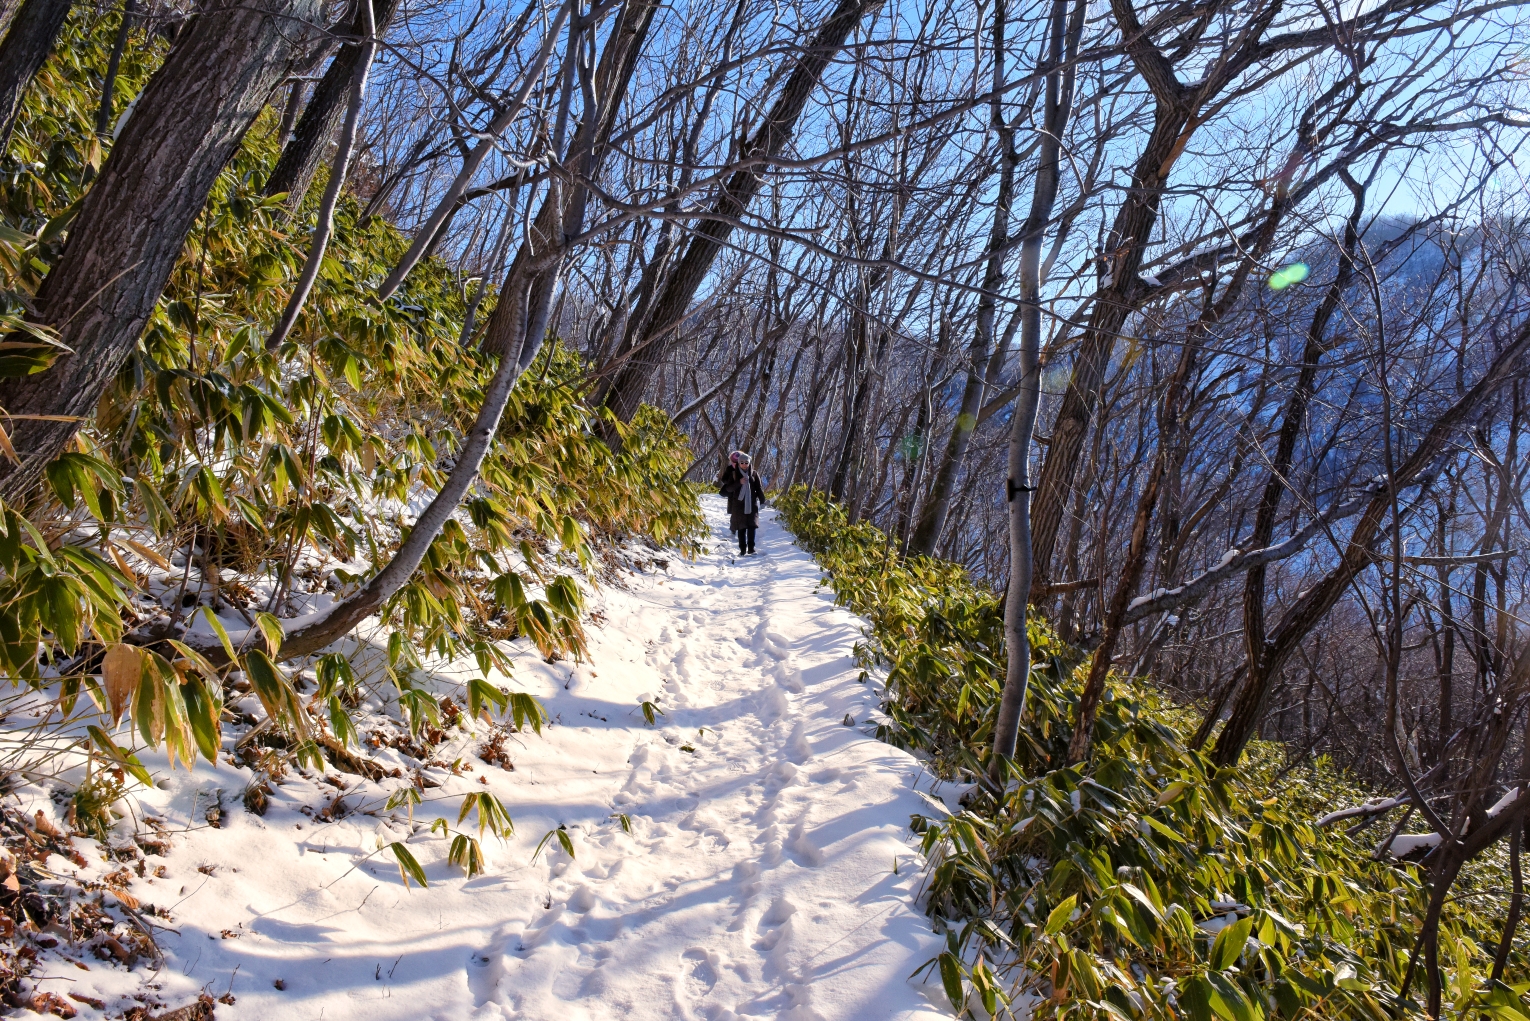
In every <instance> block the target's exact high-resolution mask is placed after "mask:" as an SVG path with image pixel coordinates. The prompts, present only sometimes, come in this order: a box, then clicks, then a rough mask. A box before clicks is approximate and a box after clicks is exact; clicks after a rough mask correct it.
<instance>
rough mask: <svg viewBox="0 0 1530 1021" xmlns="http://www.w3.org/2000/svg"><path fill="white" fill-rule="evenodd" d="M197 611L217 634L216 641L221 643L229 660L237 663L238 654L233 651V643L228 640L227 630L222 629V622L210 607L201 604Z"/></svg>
mask: <svg viewBox="0 0 1530 1021" xmlns="http://www.w3.org/2000/svg"><path fill="white" fill-rule="evenodd" d="M198 612H199V613H201V614H202V616H203V617H205V618H206V619H207V623H208V624H209V625H210V626H211V627H212V629H213V634H215V635H217V636H218V641H219V642H220V643H222V645H223V651H224V652H225V653H227V654H228V658H229V662H231V663H237V662H238V661H239V654H238V653H236V652H235V651H234V643H233V642H231V641H230V640H229V637H228V632H227V631H225V630H224V629H223V622H222V621H221V620H219V619H218V615H217V614H215V613H213V612H212V607H210V606H202V607H200V608H199V609H198Z"/></svg>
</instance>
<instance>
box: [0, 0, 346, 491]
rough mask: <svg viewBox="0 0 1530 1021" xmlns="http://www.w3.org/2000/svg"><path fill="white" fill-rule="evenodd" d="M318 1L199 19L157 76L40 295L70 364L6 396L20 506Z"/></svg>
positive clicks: (116, 358) (156, 287) (5, 476)
mask: <svg viewBox="0 0 1530 1021" xmlns="http://www.w3.org/2000/svg"><path fill="white" fill-rule="evenodd" d="M319 8H320V4H319V2H318V0H256V2H254V3H250V4H246V5H242V6H233V5H229V6H223V7H216V8H213V9H211V10H208V11H205V12H204V13H202V14H200V15H198V16H197V17H196V18H194V19H193V20H192V22H191V24H190V25H188V27H187V29H186V31H185V32H183V33H182V34H181V37H180V39H179V40H178V41H177V42H176V44H175V45H174V47H172V49H171V51H170V55H169V56H168V57H167V58H166V60H165V63H164V66H162V67H161V68H160V70H159V71H158V73H156V74H155V76H154V78H153V80H151V81H150V83H149V85H148V87H147V88H146V89H145V90H144V93H143V97H142V98H141V99H140V100H139V102H138V106H137V108H136V109H135V111H134V115H133V116H132V117H131V118H130V119H129V120H128V123H127V125H126V126H125V128H124V129H123V132H122V137H121V138H119V139H118V140H117V143H116V145H114V146H113V147H112V152H111V155H110V156H109V157H108V159H107V161H106V164H105V165H104V166H103V167H102V168H101V175H100V177H98V178H97V179H96V182H95V184H94V185H92V186H91V189H90V191H89V192H87V193H86V195H85V201H84V203H83V205H82V206H81V209H80V213H79V216H78V217H77V218H76V219H75V221H74V224H73V225H72V226H71V228H70V231H69V240H68V243H67V244H66V246H65V248H64V253H63V256H62V257H61V258H60V259H59V261H58V263H57V264H56V265H54V267H53V269H52V271H51V272H49V274H48V277H47V279H46V280H44V281H43V284H42V287H41V289H40V290H39V291H38V294H37V308H38V309H39V313H40V314H39V322H40V323H41V324H42V325H44V326H48V327H51V328H52V329H54V330H55V331H57V334H58V336H59V339H60V340H62V341H63V342H64V343H65V344H67V345H68V346H69V348H70V349H71V351H72V352H73V353H71V354H66V355H63V356H62V357H60V358H59V359H58V360H57V361H56V362H55V363H54V364H53V365H52V367H50V368H49V369H47V370H46V371H45V372H43V373H42V374H40V375H37V376H33V377H31V378H28V379H15V380H6V381H5V382H4V384H3V385H0V407H4V408H5V410H6V411H7V412H9V413H10V414H11V415H24V414H26V415H55V416H70V417H71V420H70V421H66V422H57V421H38V420H35V419H34V420H23V419H16V420H14V422H13V426H14V432H13V433H12V440H13V442H14V444H15V447H16V450H17V453H18V454H19V455H20V457H21V464H20V465H13V464H11V463H10V462H9V461H6V462H0V499H4V500H6V501H7V502H11V501H14V500H16V499H17V498H18V497H19V496H21V495H22V494H23V493H24V492H25V491H26V490H27V489H29V488H30V486H31V485H32V483H33V482H35V481H36V480H37V479H38V478H39V476H40V475H41V472H42V469H43V466H44V465H46V464H47V463H48V462H49V461H51V460H52V459H53V458H54V457H56V456H57V455H58V454H59V453H60V452H61V451H62V450H63V449H64V446H65V445H66V444H67V443H68V442H69V440H70V439H71V438H72V437H73V436H74V434H75V432H76V430H77V429H78V428H79V420H81V419H83V418H85V417H87V416H89V415H90V414H91V413H92V412H93V411H94V410H95V407H96V402H97V401H98V400H99V399H100V397H101V394H102V393H103V392H104V391H105V390H106V387H107V385H108V384H109V383H110V382H111V380H112V379H113V378H114V377H115V376H116V374H117V371H118V370H119V369H120V368H121V367H122V364H123V361H124V360H125V359H126V358H127V356H128V354H129V352H131V351H132V350H133V347H134V345H135V344H137V342H138V337H139V335H140V334H141V333H142V331H143V326H144V323H145V321H146V320H147V319H148V316H149V313H150V312H151V311H152V310H153V308H154V305H155V303H156V302H157V301H158V300H159V297H160V294H161V293H162V292H163V291H164V288H165V282H166V281H167V280H168V279H169V276H170V272H171V270H172V269H173V268H174V266H175V261H176V259H177V258H178V257H179V255H180V253H181V249H182V247H183V246H184V244H185V241H186V235H187V234H188V233H189V231H190V230H191V226H192V224H193V223H194V222H195V221H196V218H197V215H198V214H199V213H200V212H201V211H202V207H203V205H204V204H205V203H206V201H207V194H208V192H209V190H211V188H212V185H213V182H214V181H216V180H217V177H218V174H219V173H220V172H221V171H222V169H223V167H224V165H225V164H227V162H228V160H229V158H230V157H231V156H232V155H233V153H234V150H235V149H236V148H237V147H238V145H239V142H240V140H241V139H242V138H243V137H244V133H245V131H246V130H248V128H249V126H250V124H251V123H252V122H253V121H254V119H255V117H256V115H257V114H259V113H260V111H261V109H262V108H263V107H264V106H265V104H266V101H267V100H268V99H269V98H270V95H271V90H272V89H273V88H274V87H275V86H276V84H277V83H278V82H279V81H281V79H282V77H283V76H284V75H285V74H286V73H287V66H288V64H289V63H290V61H291V60H292V56H293V53H294V50H296V49H298V48H299V47H300V45H301V43H302V41H303V38H304V36H305V35H306V33H305V32H301V31H297V29H299V28H300V27H301V26H303V25H305V24H312V23H313V22H314V21H315V20H316V19H317V17H318V14H319Z"/></svg>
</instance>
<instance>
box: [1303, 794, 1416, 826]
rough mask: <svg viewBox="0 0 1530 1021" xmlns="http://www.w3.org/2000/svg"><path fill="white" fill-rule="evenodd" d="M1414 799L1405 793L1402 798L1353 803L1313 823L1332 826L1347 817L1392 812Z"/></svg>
mask: <svg viewBox="0 0 1530 1021" xmlns="http://www.w3.org/2000/svg"><path fill="white" fill-rule="evenodd" d="M1412 801H1413V799H1412V798H1411V797H1409V796H1408V795H1403V796H1402V797H1400V798H1384V799H1382V800H1380V801H1367V802H1366V803H1365V804H1363V805H1353V806H1351V807H1349V808H1341V809H1339V810H1338V811H1337V812H1329V813H1328V814H1327V815H1325V816H1323V817H1322V818H1321V819H1319V820H1318V821H1317V822H1315V823H1313V824H1312V825H1314V826H1316V827H1317V828H1318V829H1322V828H1323V827H1324V826H1332V825H1333V824H1334V823H1336V822H1343V821H1344V820H1345V819H1353V818H1355V817H1356V816H1370V815H1380V814H1381V813H1382V812H1390V811H1391V810H1392V809H1394V808H1401V807H1402V806H1403V805H1407V804H1410V803H1412Z"/></svg>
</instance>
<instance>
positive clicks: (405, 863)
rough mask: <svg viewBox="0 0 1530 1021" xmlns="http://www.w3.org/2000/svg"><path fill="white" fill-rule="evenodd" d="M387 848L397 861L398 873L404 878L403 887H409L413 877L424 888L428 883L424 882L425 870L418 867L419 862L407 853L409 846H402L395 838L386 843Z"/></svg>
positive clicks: (402, 843)
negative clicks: (391, 841)
mask: <svg viewBox="0 0 1530 1021" xmlns="http://www.w3.org/2000/svg"><path fill="white" fill-rule="evenodd" d="M388 850H390V851H392V852H393V858H394V860H395V861H397V862H398V874H399V876H400V877H402V878H403V880H404V889H406V890H407V889H409V880H411V879H413V880H414V881H415V882H416V883H419V884H420V888H421V889H424V888H425V887H427V886H429V885H430V884H428V883H426V882H425V870H424V869H422V868H420V863H419V862H418V861H416V860H415V857H414V855H412V854H410V853H409V848H407V847H405V846H404V842H403V841H401V840H395V841H394V842H393V843H391V844H389V845H388Z"/></svg>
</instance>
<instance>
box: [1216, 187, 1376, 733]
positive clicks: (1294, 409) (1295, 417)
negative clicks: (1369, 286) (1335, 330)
mask: <svg viewBox="0 0 1530 1021" xmlns="http://www.w3.org/2000/svg"><path fill="white" fill-rule="evenodd" d="M1354 197H1355V203H1354V208H1353V209H1352V210H1351V212H1350V217H1349V222H1348V223H1347V224H1346V226H1345V229H1344V241H1343V247H1342V249H1341V250H1340V253H1339V269H1338V272H1337V273H1336V274H1335V276H1334V280H1333V283H1332V284H1330V285H1329V287H1328V291H1327V293H1326V294H1324V295H1323V301H1322V303H1321V304H1319V305H1318V308H1317V311H1316V312H1315V313H1314V314H1313V317H1312V322H1311V323H1310V324H1309V326H1308V328H1307V343H1306V347H1305V349H1304V350H1303V352H1302V367H1301V371H1300V372H1299V373H1298V374H1297V379H1296V386H1295V387H1294V388H1293V389H1292V391H1291V393H1290V395H1289V396H1288V397H1287V398H1286V403H1285V407H1283V408H1281V423H1280V434H1279V436H1278V438H1277V439H1276V441H1275V456H1274V458H1273V459H1272V460H1271V462H1270V473H1269V478H1268V479H1267V480H1266V482H1265V486H1264V492H1263V493H1262V494H1260V499H1259V507H1258V510H1257V511H1256V512H1255V516H1254V532H1253V536H1252V537H1251V539H1250V542H1249V545H1248V548H1249V549H1262V548H1263V547H1265V546H1268V545H1269V544H1270V540H1271V539H1272V538H1274V535H1275V520H1276V516H1277V514H1278V512H1279V510H1280V501H1281V497H1282V496H1283V495H1284V493H1285V488H1286V478H1287V476H1288V475H1289V474H1290V471H1291V461H1292V458H1293V456H1294V455H1295V452H1296V441H1297V439H1298V438H1300V436H1301V431H1302V427H1303V426H1304V425H1305V424H1306V420H1307V404H1308V402H1309V401H1310V400H1311V399H1312V392H1313V387H1314V386H1315V385H1316V381H1317V369H1318V362H1319V360H1320V359H1321V358H1322V356H1323V340H1324V335H1325V334H1326V332H1327V330H1328V323H1329V321H1330V320H1331V319H1332V318H1333V315H1334V313H1335V312H1336V311H1338V308H1339V301H1340V300H1341V299H1342V298H1343V296H1344V291H1345V290H1346V289H1347V288H1348V287H1349V283H1350V280H1351V278H1352V277H1353V276H1354V271H1355V264H1354V254H1355V246H1356V245H1357V244H1358V243H1359V238H1360V233H1359V231H1360V217H1361V214H1362V213H1363V212H1364V209H1365V191H1364V189H1363V188H1357V190H1356V191H1355V192H1354ZM1264 579H1265V569H1264V567H1263V566H1262V565H1261V566H1258V567H1255V568H1253V569H1252V570H1250V571H1249V572H1248V577H1247V578H1245V579H1244V582H1243V640H1244V650H1245V654H1246V656H1247V659H1248V670H1247V672H1246V674H1245V676H1247V677H1249V678H1251V679H1252V680H1251V682H1250V683H1253V684H1259V685H1263V684H1266V683H1267V682H1268V678H1267V677H1266V675H1265V671H1264V660H1265V634H1264ZM1224 704H1225V697H1224V698H1223V699H1218V700H1217V701H1216V702H1214V703H1213V705H1212V707H1211V712H1212V713H1215V714H1217V715H1220V714H1221V710H1222V707H1223V705H1224ZM1215 724H1216V718H1215V716H1208V718H1207V719H1206V720H1205V721H1203V723H1202V725H1201V728H1200V730H1199V731H1198V733H1200V734H1202V735H1209V734H1210V733H1211V728H1212V727H1213V726H1215ZM1202 740H1203V741H1204V740H1205V738H1204V737H1202Z"/></svg>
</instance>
